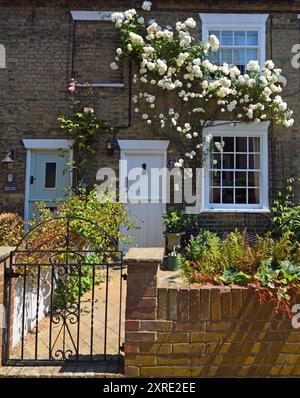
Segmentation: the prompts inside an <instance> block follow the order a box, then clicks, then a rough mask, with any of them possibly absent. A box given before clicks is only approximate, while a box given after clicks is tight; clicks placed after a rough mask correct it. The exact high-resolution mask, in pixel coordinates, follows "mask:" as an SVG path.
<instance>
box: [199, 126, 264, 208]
mask: <svg viewBox="0 0 300 398" xmlns="http://www.w3.org/2000/svg"><path fill="white" fill-rule="evenodd" d="M215 124H216V125H215V126H212V127H209V128H206V129H204V130H203V138H204V137H205V136H206V135H208V134H212V136H220V135H223V136H247V137H260V168H261V181H260V203H259V204H242V203H241V204H221V203H210V202H209V189H210V179H209V168H210V167H209V164H210V156H211V155H210V153H208V154H207V159H206V162H205V167H204V182H203V185H204V208H203V212H223V213H230V212H263V213H268V212H270V209H269V188H268V185H269V184H268V126H269V122H262V123H260V124H254V123H236V124H235V126H234V127H231V126H230V123H229V122H226V121H217V122H215Z"/></svg>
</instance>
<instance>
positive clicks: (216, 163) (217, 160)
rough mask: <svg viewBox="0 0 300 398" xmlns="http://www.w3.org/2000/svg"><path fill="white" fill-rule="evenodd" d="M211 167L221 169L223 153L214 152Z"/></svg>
mask: <svg viewBox="0 0 300 398" xmlns="http://www.w3.org/2000/svg"><path fill="white" fill-rule="evenodd" d="M211 168H212V169H220V168H221V154H220V153H219V154H217V153H216V154H213V155H212V160H211Z"/></svg>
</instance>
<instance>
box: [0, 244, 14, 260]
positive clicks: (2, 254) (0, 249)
mask: <svg viewBox="0 0 300 398" xmlns="http://www.w3.org/2000/svg"><path fill="white" fill-rule="evenodd" d="M14 249H15V248H14V247H10V246H0V261H3V260H5V259H7V257H9V255H10V253H11V252H12V251H13V250H14Z"/></svg>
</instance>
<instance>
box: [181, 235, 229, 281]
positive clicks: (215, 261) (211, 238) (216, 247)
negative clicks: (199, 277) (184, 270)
mask: <svg viewBox="0 0 300 398" xmlns="http://www.w3.org/2000/svg"><path fill="white" fill-rule="evenodd" d="M221 245H222V241H221V239H220V238H219V237H218V236H217V235H216V234H214V233H212V232H210V231H208V230H205V229H202V230H201V231H200V233H199V234H198V235H197V236H196V237H192V239H191V240H190V243H189V244H188V246H187V247H186V258H187V259H189V260H192V261H193V262H196V264H197V266H198V267H199V272H200V273H203V274H209V275H211V274H213V273H215V272H216V271H217V270H218V269H219V266H220V260H221V259H220V253H221V251H220V249H221Z"/></svg>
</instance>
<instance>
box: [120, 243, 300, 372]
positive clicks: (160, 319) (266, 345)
mask: <svg viewBox="0 0 300 398" xmlns="http://www.w3.org/2000/svg"><path fill="white" fill-rule="evenodd" d="M135 250H137V249H135ZM136 254H137V252H136V251H135V252H131V253H130V251H129V253H128V256H127V258H125V260H126V262H127V266H128V290H127V310H126V324H125V331H126V335H125V375H126V376H128V377H136V376H145V377H149V376H150V377H151V376H152V377H157V376H174V377H180V376H197V377H199V376H203V377H214V376H215V377H226V376H227V377H230V376H231V377H267V376H274V377H278V376H300V329H294V328H293V327H292V325H291V320H289V319H287V317H286V316H285V315H281V316H280V317H278V316H275V314H274V306H273V304H271V303H265V304H259V302H258V296H257V293H256V292H255V291H254V290H253V289H248V288H242V287H219V286H202V287H188V286H183V285H179V284H176V283H168V284H162V283H160V282H159V281H158V280H159V278H158V268H159V262H158V260H157V257H156V260H155V261H153V259H152V261H149V262H147V261H146V260H147V255H145V256H144V258H143V261H135V260H134V257H135V255H136ZM148 257H149V260H151V258H150V256H148ZM297 302H298V303H300V295H299V296H298V297H293V303H297Z"/></svg>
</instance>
